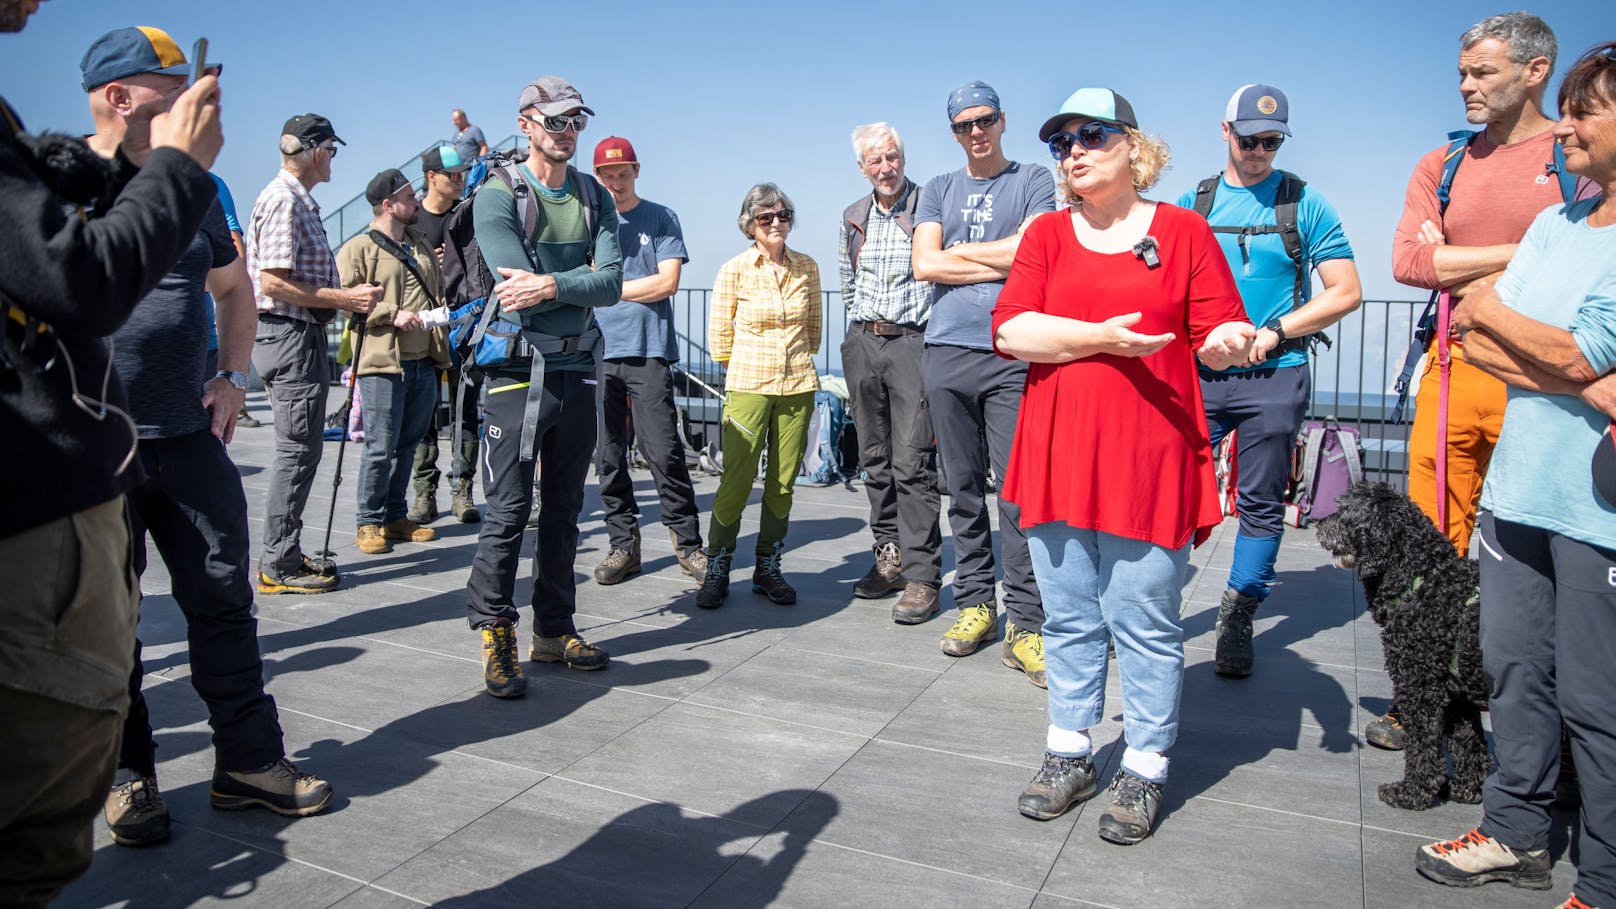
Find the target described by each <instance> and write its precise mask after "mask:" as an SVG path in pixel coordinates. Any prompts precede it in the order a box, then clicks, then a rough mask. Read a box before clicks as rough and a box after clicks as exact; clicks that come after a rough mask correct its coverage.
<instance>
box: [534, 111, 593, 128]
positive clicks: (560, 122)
mask: <svg viewBox="0 0 1616 909" xmlns="http://www.w3.org/2000/svg"><path fill="white" fill-rule="evenodd" d="M522 116H524V117H527V118H528V119H529V120H532V121H533V122H534V123H537V124H539V125H540V126H542V127H544V131H545V132H547V133H564V132H566V131H567V127H569V126H570V127H572V131H573V132H575V133H581V132H583V131H584V127H585V126H588V125H589V115H588V114H573V115H572V116H570V117H568V116H565V115H563V116H560V117H548V116H546V117H535V116H533V115H532V114H523V115H522Z"/></svg>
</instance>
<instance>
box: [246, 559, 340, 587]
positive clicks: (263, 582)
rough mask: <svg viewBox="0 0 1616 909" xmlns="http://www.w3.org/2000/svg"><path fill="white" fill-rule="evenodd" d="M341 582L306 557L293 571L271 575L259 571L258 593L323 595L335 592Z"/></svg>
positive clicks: (333, 573) (332, 573) (335, 575)
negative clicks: (329, 591)
mask: <svg viewBox="0 0 1616 909" xmlns="http://www.w3.org/2000/svg"><path fill="white" fill-rule="evenodd" d="M341 582H342V579H341V578H340V577H339V576H338V575H337V574H336V572H334V571H333V572H323V571H321V570H319V568H318V567H316V566H315V564H314V563H313V562H311V561H309V559H308V558H307V557H305V558H304V559H303V564H302V565H300V566H298V568H297V569H296V570H294V571H289V572H276V573H274V574H271V573H270V572H268V571H264V570H262V569H260V570H259V572H258V592H259V593H325V592H326V591H327V590H335V589H336V587H337V585H338V584H339V583H341Z"/></svg>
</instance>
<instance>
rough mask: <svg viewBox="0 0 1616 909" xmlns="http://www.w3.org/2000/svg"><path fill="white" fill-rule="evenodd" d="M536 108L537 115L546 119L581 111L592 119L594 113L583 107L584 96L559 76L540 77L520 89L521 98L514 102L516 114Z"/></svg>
mask: <svg viewBox="0 0 1616 909" xmlns="http://www.w3.org/2000/svg"><path fill="white" fill-rule="evenodd" d="M530 107H536V108H538V110H539V113H541V114H543V115H544V116H546V117H558V116H560V115H562V114H564V113H566V112H567V111H569V110H574V109H576V110H581V111H583V112H584V113H586V114H588V115H589V116H591V117H593V116H594V115H595V112H594V111H592V110H590V109H589V108H587V107H584V96H583V95H580V94H578V90H577V89H576V88H573V87H572V83H571V82H568V81H567V80H565V79H563V78H561V77H560V76H540V77H539V78H537V79H534V80H533V81H532V82H529V83H528V84H527V87H526V88H523V89H522V97H521V98H520V99H519V100H518V101H517V102H516V110H517V112H518V113H520V112H521V111H524V110H527V109H528V108H530Z"/></svg>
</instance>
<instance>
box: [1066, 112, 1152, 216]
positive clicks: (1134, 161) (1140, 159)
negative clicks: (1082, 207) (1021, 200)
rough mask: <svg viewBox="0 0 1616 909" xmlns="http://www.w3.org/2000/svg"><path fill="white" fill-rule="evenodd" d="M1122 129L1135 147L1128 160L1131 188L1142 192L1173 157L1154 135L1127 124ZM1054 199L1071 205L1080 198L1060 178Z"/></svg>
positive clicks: (1149, 186)
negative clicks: (1131, 178)
mask: <svg viewBox="0 0 1616 909" xmlns="http://www.w3.org/2000/svg"><path fill="white" fill-rule="evenodd" d="M1122 130H1123V132H1124V134H1126V135H1127V137H1128V141H1129V142H1130V143H1132V144H1133V147H1134V149H1135V153H1134V154H1132V155H1131V156H1130V157H1129V161H1128V173H1129V174H1130V175H1131V176H1132V177H1133V188H1134V189H1136V190H1138V191H1140V192H1144V191H1145V190H1147V189H1149V188H1151V187H1152V186H1155V185H1156V181H1158V180H1160V179H1161V175H1162V172H1163V171H1165V170H1167V165H1168V162H1170V161H1171V160H1172V159H1173V153H1172V152H1171V151H1170V150H1169V149H1168V148H1167V143H1166V142H1163V141H1162V140H1161V139H1160V138H1158V137H1156V136H1147V135H1145V134H1144V133H1142V132H1140V131H1139V130H1137V129H1134V128H1133V127H1131V126H1127V125H1123V126H1122ZM1055 201H1057V202H1059V203H1061V204H1063V205H1072V204H1075V203H1077V202H1078V201H1080V200H1079V199H1077V198H1076V197H1074V196H1073V195H1072V191H1071V190H1070V189H1067V187H1066V181H1065V180H1061V181H1059V182H1058V183H1057V184H1056V186H1055Z"/></svg>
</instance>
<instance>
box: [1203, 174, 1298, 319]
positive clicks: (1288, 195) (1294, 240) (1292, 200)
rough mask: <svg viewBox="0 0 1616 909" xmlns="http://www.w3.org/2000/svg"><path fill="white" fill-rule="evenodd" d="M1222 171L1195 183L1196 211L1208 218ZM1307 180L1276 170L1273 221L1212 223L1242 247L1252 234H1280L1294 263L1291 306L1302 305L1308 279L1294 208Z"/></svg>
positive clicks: (1217, 231)
mask: <svg viewBox="0 0 1616 909" xmlns="http://www.w3.org/2000/svg"><path fill="white" fill-rule="evenodd" d="M1222 181H1223V175H1222V174H1214V175H1212V176H1210V177H1207V178H1206V179H1205V180H1202V181H1201V182H1200V183H1198V184H1196V186H1195V206H1194V207H1195V213H1196V214H1198V215H1200V216H1201V217H1203V218H1206V219H1207V220H1208V221H1211V217H1210V216H1211V214H1212V199H1213V197H1214V196H1216V195H1217V192H1218V184H1219V183H1221V182H1222ZM1305 186H1307V182H1306V181H1305V180H1303V179H1302V178H1301V177H1298V176H1296V175H1295V174H1293V173H1291V172H1289V171H1283V170H1282V171H1280V172H1279V189H1278V190H1277V191H1276V192H1275V193H1274V223H1273V224H1243V225H1218V224H1213V225H1212V232H1213V233H1215V234H1236V235H1238V236H1239V243H1240V246H1241V248H1242V249H1245V248H1247V247H1248V244H1249V243H1250V240H1251V238H1252V237H1255V236H1259V235H1262V234H1279V238H1280V240H1281V241H1283V242H1284V244H1285V255H1287V256H1289V257H1290V260H1291V263H1292V264H1293V265H1295V267H1296V283H1295V286H1294V288H1293V289H1292V291H1291V308H1292V309H1295V308H1296V307H1298V306H1301V305H1302V289H1303V287H1304V284H1305V282H1306V281H1307V274H1308V267H1307V265H1308V263H1307V251H1306V250H1304V249H1303V248H1302V230H1301V228H1300V227H1298V226H1297V222H1296V208H1297V205H1298V204H1299V203H1300V202H1301V201H1302V188H1303V187H1305Z"/></svg>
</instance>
